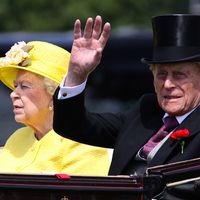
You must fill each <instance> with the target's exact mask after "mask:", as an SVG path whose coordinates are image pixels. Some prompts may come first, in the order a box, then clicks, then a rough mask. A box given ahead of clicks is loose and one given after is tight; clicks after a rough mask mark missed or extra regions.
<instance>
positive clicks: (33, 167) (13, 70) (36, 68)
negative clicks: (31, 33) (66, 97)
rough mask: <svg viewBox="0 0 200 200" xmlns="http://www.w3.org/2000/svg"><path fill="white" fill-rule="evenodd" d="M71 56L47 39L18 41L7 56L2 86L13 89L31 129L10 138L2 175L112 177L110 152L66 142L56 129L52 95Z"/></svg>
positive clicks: (17, 111)
mask: <svg viewBox="0 0 200 200" xmlns="http://www.w3.org/2000/svg"><path fill="white" fill-rule="evenodd" d="M69 58H70V53H69V52H67V51H66V50H64V49H62V48H60V47H58V46H56V45H53V44H51V43H47V42H41V41H32V42H29V43H27V44H26V43H25V42H19V43H16V44H15V45H14V46H12V48H11V49H10V50H9V51H8V52H7V53H6V56H5V57H4V58H1V60H0V66H1V67H0V72H1V79H2V82H3V83H4V84H5V85H6V86H8V87H9V88H11V89H12V90H13V92H12V93H11V95H10V96H11V99H12V102H13V112H14V115H15V120H16V121H17V122H19V123H22V124H24V125H26V127H23V128H20V129H18V130H17V131H15V132H14V133H13V134H12V135H11V136H10V138H9V139H8V140H7V142H6V144H5V146H4V148H3V150H2V153H1V154H0V163H1V164H0V172H2V171H3V172H14V173H16V172H18V173H68V174H76V175H107V173H108V169H109V165H110V159H109V155H108V150H107V149H104V148H99V147H94V146H89V145H85V144H80V143H77V142H74V141H71V140H68V139H65V138H63V137H61V136H59V135H58V134H56V133H55V132H54V131H53V129H52V122H53V121H52V120H53V108H52V106H53V103H52V95H53V93H54V91H55V89H56V87H57V86H58V85H59V84H60V82H61V80H62V78H63V76H64V74H65V72H66V70H67V67H68V63H69ZM63 117H65V116H63ZM66 123H67V121H66Z"/></svg>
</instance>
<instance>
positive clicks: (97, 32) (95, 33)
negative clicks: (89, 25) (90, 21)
mask: <svg viewBox="0 0 200 200" xmlns="http://www.w3.org/2000/svg"><path fill="white" fill-rule="evenodd" d="M101 27H102V19H101V16H99V15H97V16H96V19H95V23H94V28H93V32H92V37H93V38H94V39H97V40H98V39H99V36H100V34H101Z"/></svg>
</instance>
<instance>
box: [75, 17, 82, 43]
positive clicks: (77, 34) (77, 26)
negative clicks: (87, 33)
mask: <svg viewBox="0 0 200 200" xmlns="http://www.w3.org/2000/svg"><path fill="white" fill-rule="evenodd" d="M80 37H81V22H80V20H79V19H77V20H76V21H75V23H74V39H78V38H80Z"/></svg>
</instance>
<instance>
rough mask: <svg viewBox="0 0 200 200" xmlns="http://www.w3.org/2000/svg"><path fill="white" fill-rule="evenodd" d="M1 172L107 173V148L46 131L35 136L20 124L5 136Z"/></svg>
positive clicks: (0, 158)
mask: <svg viewBox="0 0 200 200" xmlns="http://www.w3.org/2000/svg"><path fill="white" fill-rule="evenodd" d="M0 163H1V164H0V172H9V173H10V172H14V173H16V172H17V173H67V174H74V175H99V176H104V175H107V174H108V169H109V166H110V158H109V155H108V149H104V148H100V147H94V146H90V145H85V144H81V143H77V142H74V141H72V140H69V139H65V138H63V137H61V136H59V135H58V134H57V133H55V132H54V131H53V130H51V131H49V132H48V133H47V134H46V135H45V136H44V137H43V138H42V139H40V140H37V139H36V138H35V136H34V131H33V130H32V129H31V128H29V127H24V128H20V129H18V130H17V131H15V132H14V133H13V134H12V135H11V136H10V138H9V139H8V140H7V142H6V144H5V146H4V148H3V150H2V152H1V154H0Z"/></svg>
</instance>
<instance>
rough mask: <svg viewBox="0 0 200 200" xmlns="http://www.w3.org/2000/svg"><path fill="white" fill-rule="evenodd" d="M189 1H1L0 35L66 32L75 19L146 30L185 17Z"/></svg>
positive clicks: (71, 26)
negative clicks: (163, 19) (154, 21)
mask: <svg viewBox="0 0 200 200" xmlns="http://www.w3.org/2000/svg"><path fill="white" fill-rule="evenodd" d="M188 1H189V0H176V1H174V0H167V1H160V0H139V1H136V0H101V1H99V0H84V1H83V0H75V1H74V0H34V1H33V0H20V1H19V0H1V1H0V18H1V24H0V31H1V32H3V31H66V30H69V29H72V28H73V22H74V20H75V19H77V18H80V19H81V20H85V19H86V18H87V17H88V16H91V17H95V16H96V15H98V14H99V15H102V16H103V18H104V20H106V21H110V22H111V23H112V27H113V28H115V27H119V26H122V25H137V26H149V25H150V20H149V19H150V17H151V16H154V15H158V14H165V13H183V12H184V13H187V12H188V4H189V3H188Z"/></svg>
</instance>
